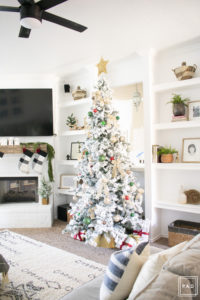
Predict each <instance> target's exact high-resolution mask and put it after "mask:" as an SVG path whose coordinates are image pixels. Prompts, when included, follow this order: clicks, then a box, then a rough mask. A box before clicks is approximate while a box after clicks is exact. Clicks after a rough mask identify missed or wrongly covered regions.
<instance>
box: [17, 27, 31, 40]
mask: <svg viewBox="0 0 200 300" xmlns="http://www.w3.org/2000/svg"><path fill="white" fill-rule="evenodd" d="M30 33H31V29H28V28H25V27H23V26H21V28H20V31H19V37H21V38H29V35H30Z"/></svg>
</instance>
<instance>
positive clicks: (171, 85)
mask: <svg viewBox="0 0 200 300" xmlns="http://www.w3.org/2000/svg"><path fill="white" fill-rule="evenodd" d="M195 85H200V77H196V78H192V79H187V80H181V81H178V80H177V81H173V82H166V83H161V84H156V85H154V86H153V91H154V92H155V93H158V92H164V91H168V90H175V89H181V88H185V87H191V86H195Z"/></svg>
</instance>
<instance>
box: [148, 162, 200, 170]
mask: <svg viewBox="0 0 200 300" xmlns="http://www.w3.org/2000/svg"><path fill="white" fill-rule="evenodd" d="M153 167H154V168H155V169H158V170H177V171H178V170H197V171H200V163H199V164H198V163H196V164H194V163H169V164H167V163H153Z"/></svg>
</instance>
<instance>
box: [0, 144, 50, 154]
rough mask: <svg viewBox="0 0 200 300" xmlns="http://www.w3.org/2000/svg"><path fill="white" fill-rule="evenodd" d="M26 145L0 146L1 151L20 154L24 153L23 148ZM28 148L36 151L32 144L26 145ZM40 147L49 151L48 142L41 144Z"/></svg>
mask: <svg viewBox="0 0 200 300" xmlns="http://www.w3.org/2000/svg"><path fill="white" fill-rule="evenodd" d="M24 147H26V146H25V145H23V144H22V145H19V146H0V151H1V152H3V153H4V154H20V153H23V150H22V149H23V148H24ZM26 148H27V149H28V150H30V151H32V152H34V146H32V145H30V146H27V147H26ZM40 149H41V150H43V151H45V152H47V144H41V145H40Z"/></svg>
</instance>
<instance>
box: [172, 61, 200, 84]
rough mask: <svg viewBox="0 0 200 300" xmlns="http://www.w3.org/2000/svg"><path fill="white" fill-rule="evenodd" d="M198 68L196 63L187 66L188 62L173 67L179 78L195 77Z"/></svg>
mask: <svg viewBox="0 0 200 300" xmlns="http://www.w3.org/2000/svg"><path fill="white" fill-rule="evenodd" d="M196 69H197V66H196V65H193V66H187V65H186V62H182V65H181V67H178V68H176V69H172V71H173V72H174V74H175V75H176V78H177V79H178V80H185V79H191V78H193V76H194V73H195V71H196Z"/></svg>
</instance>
